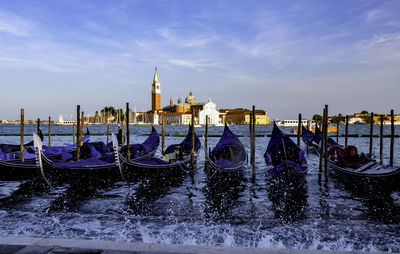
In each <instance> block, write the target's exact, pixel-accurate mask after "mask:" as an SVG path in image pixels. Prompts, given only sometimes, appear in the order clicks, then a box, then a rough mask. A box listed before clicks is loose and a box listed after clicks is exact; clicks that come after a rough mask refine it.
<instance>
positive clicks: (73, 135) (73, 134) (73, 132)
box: [72, 124, 76, 144]
mask: <svg viewBox="0 0 400 254" xmlns="http://www.w3.org/2000/svg"><path fill="white" fill-rule="evenodd" d="M75 127H76V125H75V124H72V143H73V144H75Z"/></svg>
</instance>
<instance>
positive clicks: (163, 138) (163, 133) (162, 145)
mask: <svg viewBox="0 0 400 254" xmlns="http://www.w3.org/2000/svg"><path fill="white" fill-rule="evenodd" d="M164 121H165V120H164V116H162V118H161V124H162V125H161V153H162V154H164V147H165V122H164Z"/></svg>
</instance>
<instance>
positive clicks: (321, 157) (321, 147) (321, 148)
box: [315, 108, 325, 183]
mask: <svg viewBox="0 0 400 254" xmlns="http://www.w3.org/2000/svg"><path fill="white" fill-rule="evenodd" d="M324 122H325V108H324V111H323V114H322V122H321V123H320V125H321V126H322V130H321V134H322V137H321V146H320V148H319V153H320V154H319V168H318V183H321V175H322V164H323V159H324V149H325V137H324V134H325V130H324ZM315 127H316V128H317V126H315Z"/></svg>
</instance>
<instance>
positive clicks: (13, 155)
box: [0, 147, 35, 161]
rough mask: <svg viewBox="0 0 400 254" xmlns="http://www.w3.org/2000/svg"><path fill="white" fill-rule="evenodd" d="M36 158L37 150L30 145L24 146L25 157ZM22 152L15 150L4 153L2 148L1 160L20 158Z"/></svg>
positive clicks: (0, 152) (0, 151)
mask: <svg viewBox="0 0 400 254" xmlns="http://www.w3.org/2000/svg"><path fill="white" fill-rule="evenodd" d="M33 158H35V151H33V150H32V149H31V148H30V147H28V148H24V159H33ZM20 159H21V153H20V152H19V151H18V152H13V153H4V152H3V151H2V150H1V149H0V160H4V161H9V160H20Z"/></svg>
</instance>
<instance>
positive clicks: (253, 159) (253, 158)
mask: <svg viewBox="0 0 400 254" xmlns="http://www.w3.org/2000/svg"><path fill="white" fill-rule="evenodd" d="M252 117H253V121H252V122H253V125H252V126H251V127H252V130H251V133H252V135H251V140H252V142H251V166H252V169H253V174H255V173H256V124H257V121H256V106H254V105H253V111H252Z"/></svg>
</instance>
